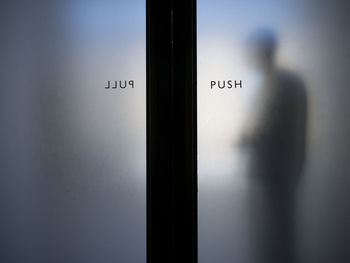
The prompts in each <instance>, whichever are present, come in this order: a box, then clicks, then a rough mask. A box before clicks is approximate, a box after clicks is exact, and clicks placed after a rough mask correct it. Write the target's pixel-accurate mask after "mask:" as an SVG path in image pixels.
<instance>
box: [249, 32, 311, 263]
mask: <svg viewBox="0 0 350 263" xmlns="http://www.w3.org/2000/svg"><path fill="white" fill-rule="evenodd" d="M248 46H249V50H250V52H249V55H250V63H251V65H252V66H253V68H254V70H256V72H259V74H260V76H261V83H260V89H259V92H258V96H257V100H256V102H255V103H254V104H253V105H252V116H251V117H250V119H249V120H248V122H247V125H246V127H245V129H244V132H243V135H242V143H243V145H245V146H246V147H248V148H249V149H250V152H251V165H250V168H251V169H250V172H249V176H250V180H251V181H250V184H251V186H252V189H257V188H258V189H259V190H260V193H261V196H260V197H259V198H261V199H260V200H259V201H256V200H255V201H254V202H252V203H251V204H250V205H251V212H252V213H251V217H252V221H251V222H252V229H254V241H255V242H256V244H257V250H258V262H263V263H265V262H266V263H267V262H268V263H291V262H295V254H296V252H295V240H294V234H295V229H294V192H295V187H296V184H297V182H298V180H299V177H300V174H301V170H302V167H303V162H304V156H305V133H306V115H307V114H306V113H307V112H306V111H307V98H306V91H305V87H304V85H303V82H302V81H301V79H300V78H298V77H297V76H295V75H293V74H291V73H290V72H286V71H283V70H281V69H279V68H278V67H277V66H276V64H275V53H276V48H277V39H276V36H275V34H274V33H273V32H272V31H270V30H258V31H256V32H255V33H254V34H253V35H252V36H251V38H250V39H249V43H248ZM254 191H255V190H254ZM256 194H257V193H256V192H251V193H250V195H252V196H254V195H256ZM254 198H255V197H252V199H254ZM259 202H260V203H259Z"/></svg>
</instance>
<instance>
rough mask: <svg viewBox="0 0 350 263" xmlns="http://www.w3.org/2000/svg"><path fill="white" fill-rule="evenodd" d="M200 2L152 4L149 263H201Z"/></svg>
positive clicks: (149, 29) (154, 0)
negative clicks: (197, 34) (199, 176)
mask: <svg viewBox="0 0 350 263" xmlns="http://www.w3.org/2000/svg"><path fill="white" fill-rule="evenodd" d="M196 99H197V94H196V0H172V1H170V0H147V262H148V263H168V262H170V263H175V262H176V263H180V262H181V263H187V262H188V263H196V262H197V119H196V118H197V111H196V109H197V105H196Z"/></svg>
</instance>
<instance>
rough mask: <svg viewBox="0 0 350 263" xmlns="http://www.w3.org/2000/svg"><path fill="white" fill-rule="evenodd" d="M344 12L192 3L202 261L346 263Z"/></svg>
mask: <svg viewBox="0 0 350 263" xmlns="http://www.w3.org/2000/svg"><path fill="white" fill-rule="evenodd" d="M348 12H349V5H348V4H347V3H345V2H340V1H313V0H307V1H290V0H286V1H280V0H278V1H274V0H262V1H261V0H259V1H255V0H249V1H225V0H221V1H220V0H219V1H212V0H198V14H197V16H198V21H197V24H198V39H197V43H198V46H197V48H198V168H199V174H198V188H199V192H198V207H199V208H198V226H199V229H198V232H199V244H198V245H199V246H198V247H199V262H200V263H212V262H220V263H228V262H230V263H231V262H244V263H249V262H251V263H259V262H269V263H274V262H293V263H295V262H306V263H310V262H312V263H313V262H315V263H316V262H318V263H319V262H327V263H328V262H335V261H336V262H344V263H345V262H349V260H350V253H349V250H348V248H347V247H348V244H349V241H350V225H349V216H350V210H349V205H348V202H347V200H348V199H349V194H348V193H349V190H350V188H349V187H350V177H349V176H348V171H349V168H350V166H349V162H348V156H349V153H350V152H349V147H348V139H347V137H348V134H349V114H348V112H349V103H348V100H349V98H350V94H349V89H348V88H347V87H348V70H349V66H350V65H349V51H348V47H349V44H350V39H349V34H348V31H349V22H350V21H349V16H348Z"/></svg>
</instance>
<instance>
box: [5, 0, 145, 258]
mask: <svg viewBox="0 0 350 263" xmlns="http://www.w3.org/2000/svg"><path fill="white" fill-rule="evenodd" d="M0 13H1V15H0V17H1V18H0V19H1V23H0V28H1V42H0V52H1V60H0V70H1V82H0V83H1V89H0V92H1V95H0V99H1V103H0V106H1V111H0V112H1V113H0V116H1V131H0V140H1V149H0V154H1V159H0V160H1V165H0V176H1V177H0V211H1V217H0V233H1V234H0V262H3V263H9V262H14V263H17V262H18V263H22V262H27V263H31V262H33V263H34V262H35V263H38V262H43V263H44V262H45V263H47V262H50V263H55V262H58V263H63V262H65V263H78V262H85V263H89V262H91V263H92V262H93V263H96V262H105V263H107V262H120V263H123V262H128V263H129V262H135V263H138V262H145V261H146V218H145V215H146V201H145V200H146V198H145V197H146V184H145V182H146V168H145V166H146V164H145V160H146V145H145V144H146V131H145V127H146V113H145V110H146V105H145V104H146V96H145V94H146V84H145V75H146V68H145V57H146V55H145V30H146V26H145V1H142V0H131V1H130V0H128V1H126V0H125V1H124V0H117V1H104V0H102V1H101V0H98V1H97V0H96V1H79V0H73V1H17V0H15V1H2V2H1V4H0ZM108 81H110V89H106V88H105V87H106V86H108ZM115 81H117V88H116V89H114V88H113V87H114V85H115ZM119 81H121V82H119ZM125 81H126V84H127V86H126V88H123V87H124V86H125ZM120 83H121V86H120ZM131 84H133V85H131Z"/></svg>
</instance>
